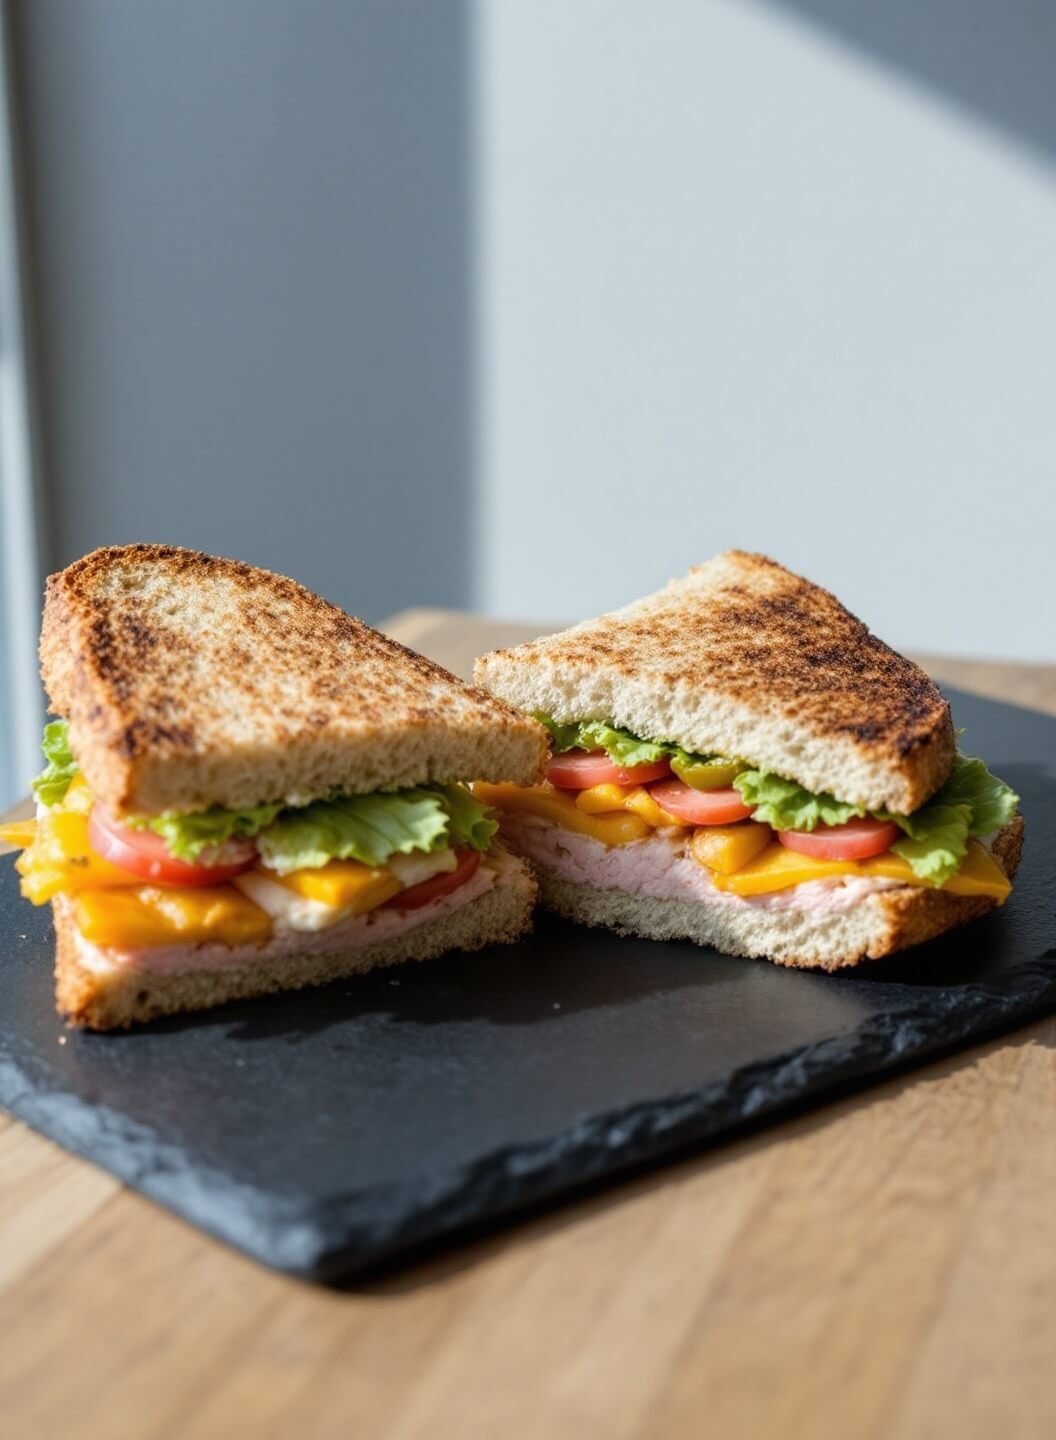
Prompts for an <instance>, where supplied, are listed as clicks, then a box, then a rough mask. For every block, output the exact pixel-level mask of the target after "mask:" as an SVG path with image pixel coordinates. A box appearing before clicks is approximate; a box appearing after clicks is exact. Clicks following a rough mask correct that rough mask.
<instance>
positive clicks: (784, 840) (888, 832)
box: [777, 816, 902, 860]
mask: <svg viewBox="0 0 1056 1440" xmlns="http://www.w3.org/2000/svg"><path fill="white" fill-rule="evenodd" d="M901 833H902V832H901V831H900V830H899V828H898V826H897V825H895V824H894V823H893V822H892V821H890V820H872V819H870V818H869V816H865V817H864V818H863V819H861V820H848V821H847V823H846V824H845V825H819V826H818V827H817V828H816V829H814V830H779V831H778V832H777V838H778V839H779V840H780V841H781V844H782V845H784V846H785V847H786V849H788V850H796V851H798V853H799V854H800V855H813V856H814V858H815V859H816V860H868V859H869V857H870V855H882V854H883V853H884V851H885V850H890V849H891V846H892V845H893V844H894V842H895V841H896V840H897V839H898V837H899V835H900V834H901Z"/></svg>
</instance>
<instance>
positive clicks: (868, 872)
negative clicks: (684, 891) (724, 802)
mask: <svg viewBox="0 0 1056 1440" xmlns="http://www.w3.org/2000/svg"><path fill="white" fill-rule="evenodd" d="M830 875H864V876H873V877H883V878H884V879H887V880H901V881H902V883H903V884H905V885H916V886H918V887H921V888H925V889H930V888H932V887H930V886H927V885H925V883H924V882H923V881H922V880H920V879H919V877H918V876H917V875H916V874H914V872H913V870H912V869H911V868H910V865H909V862H908V861H906V860H903V859H902V857H901V856H900V855H894V854H892V853H891V851H888V852H887V854H885V855H876V856H874V857H873V859H871V860H816V859H814V858H813V857H812V856H810V855H799V854H797V852H796V851H795V850H788V849H786V847H785V846H784V845H782V844H780V843H779V842H778V841H776V840H775V841H773V842H772V843H771V844H770V845H768V846H767V848H766V849H765V850H763V851H762V853H761V854H760V855H758V856H757V857H756V859H754V860H752V861H750V862H749V863H748V864H747V865H745V866H744V868H743V869H741V870H738V871H736V872H735V873H734V874H730V875H726V874H721V873H718V872H716V873H715V874H713V876H712V878H713V880H714V882H715V885H716V887H717V888H718V889H719V890H726V891H729V892H730V893H731V894H733V895H770V894H773V893H774V892H775V891H778V890H789V889H791V887H792V886H793V885H805V884H806V883H807V882H808V881H810V880H822V879H825V878H826V877H827V876H830ZM941 889H942V890H944V891H945V892H946V893H947V894H949V895H986V896H988V897H989V898H991V899H993V900H996V901H997V903H998V904H999V905H1000V904H1002V903H1003V902H1004V901H1005V899H1006V898H1007V897H1008V895H1009V893H1010V891H1011V889H1012V884H1011V881H1010V880H1009V879H1008V876H1007V875H1006V874H1005V872H1004V871H1003V870H1002V869H1001V867H1000V865H998V863H997V861H996V860H995V859H994V858H993V856H992V855H991V854H990V853H989V851H988V850H986V849H985V848H984V847H983V846H982V845H980V844H979V842H978V840H969V841H968V853H967V855H966V856H965V857H964V859H963V861H962V862H961V867H960V869H959V870H958V871H957V873H956V874H955V875H951V877H950V878H949V880H947V881H946V883H945V885H943V886H942V887H941Z"/></svg>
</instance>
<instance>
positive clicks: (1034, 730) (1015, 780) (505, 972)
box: [0, 694, 1056, 1281]
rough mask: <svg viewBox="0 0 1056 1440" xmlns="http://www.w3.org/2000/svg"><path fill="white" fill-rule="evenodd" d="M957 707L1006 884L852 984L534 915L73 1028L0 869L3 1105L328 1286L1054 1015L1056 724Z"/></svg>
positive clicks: (186, 1212)
mask: <svg viewBox="0 0 1056 1440" xmlns="http://www.w3.org/2000/svg"><path fill="white" fill-rule="evenodd" d="M952 698H953V702H954V713H955V718H956V721H957V723H958V724H960V725H963V726H966V727H967V729H968V735H967V737H966V741H965V744H966V747H967V749H968V750H969V751H970V752H971V753H976V754H983V755H985V756H986V757H987V759H988V760H989V761H990V763H991V765H992V767H993V768H994V769H995V771H996V772H997V773H998V774H1001V775H1002V776H1004V777H1005V778H1007V779H1008V780H1009V781H1010V782H1011V783H1012V784H1013V785H1015V787H1016V788H1017V790H1018V791H1019V792H1020V794H1021V796H1022V801H1023V805H1022V808H1023V812H1024V815H1025V817H1026V823H1027V848H1026V853H1025V858H1024V862H1023V866H1022V869H1021V871H1020V877H1019V880H1018V881H1017V886H1016V891H1015V893H1014V895H1013V898H1012V900H1011V901H1010V902H1009V903H1008V905H1007V906H1006V907H1005V908H1004V909H1003V910H1002V911H999V912H997V913H996V914H994V915H991V916H989V917H987V918H986V919H984V920H982V921H979V922H977V923H975V924H974V925H972V926H969V927H967V928H966V929H965V930H963V931H960V932H955V933H953V934H951V935H950V936H948V937H945V938H944V939H942V940H940V941H937V942H934V943H932V944H930V945H928V946H926V947H923V948H920V949H918V950H916V951H912V952H910V953H909V954H908V955H907V956H905V957H902V958H899V957H896V958H894V959H892V960H890V961H885V962H882V963H880V964H877V965H874V966H867V967H866V968H864V969H863V970H861V971H860V972H859V973H858V974H857V975H853V974H852V975H850V976H845V977H840V976H835V977H830V976H823V975H816V974H811V973H805V972H796V971H789V970H782V969H779V968H778V967H776V966H771V965H768V964H766V963H765V962H756V961H747V960H736V959H730V958H727V957H724V956H720V955H716V954H714V953H713V952H711V951H703V950H698V949H697V948H695V947H693V946H689V945H680V944H667V945H661V944H655V943H652V942H647V941H636V940H620V939H617V938H616V937H614V936H610V935H607V934H604V933H603V932H599V931H593V930H587V929H580V928H577V927H575V926H571V925H566V924H563V923H558V922H556V921H553V920H547V921H542V922H541V923H540V925H539V927H538V930H537V933H536V935H535V936H534V937H533V938H532V939H531V940H530V941H528V942H526V943H525V944H523V945H520V946H517V947H512V948H506V947H500V948H496V949H494V950H491V951H488V952H484V953H481V954H477V955H465V956H451V957H449V958H447V959H443V960H440V961H434V962H431V963H429V964H426V965H421V966H408V967H405V968H402V969H400V970H389V971H383V972H381V973H380V974H378V975H375V976H368V977H365V978H364V979H362V980H359V981H356V982H354V983H353V982H350V983H339V984H337V985H334V986H331V987H329V988H327V989H325V990H317V991H306V992H303V993H302V994H299V995H292V996H288V997H282V998H279V999H275V1000H264V1001H256V1002H250V1003H244V1004H238V1005H232V1006H229V1007H227V1008H225V1009H223V1010H219V1011H214V1012H210V1013H207V1014H205V1015H202V1016H197V1017H189V1018H188V1019H185V1020H173V1021H168V1022H165V1023H162V1024H159V1025H155V1026H151V1027H145V1028H143V1029H141V1030H139V1031H136V1032H133V1033H130V1034H125V1035H117V1036H97V1035H89V1034H83V1033H75V1032H69V1033H67V1032H64V1031H63V1027H62V1026H61V1024H60V1022H59V1020H58V1019H57V1017H56V1016H55V1014H54V1011H53V1008H52V1007H53V1002H52V987H51V963H52V951H51V946H52V936H51V926H50V912H49V911H47V910H44V911H39V910H34V909H33V908H32V907H30V906H29V905H27V904H25V903H24V902H23V901H21V900H20V898H19V896H18V891H17V886H16V883H15V881H16V876H15V874H14V872H13V869H12V866H11V864H10V862H9V860H8V859H7V858H6V857H5V858H0V954H2V963H0V1104H2V1105H4V1106H5V1107H6V1108H7V1109H8V1110H10V1111H11V1112H12V1113H14V1114H15V1115H17V1116H19V1117H20V1118H21V1119H23V1120H25V1121H26V1122H27V1123H28V1124H30V1125H32V1126H33V1127H34V1128H35V1129H37V1130H40V1131H41V1132H42V1133H44V1134H45V1135H48V1136H50V1137H51V1138H52V1139H54V1140H57V1141H58V1142H59V1143H60V1144H61V1145H64V1146H66V1147H67V1148H68V1149H70V1150H72V1151H74V1152H75V1153H77V1154H79V1155H83V1156H85V1157H86V1158H87V1159H89V1160H92V1161H93V1162H94V1163H95V1164H97V1165H101V1166H103V1167H104V1168H105V1169H107V1170H110V1171H112V1172H113V1173H114V1174H115V1175H117V1176H119V1177H120V1178H121V1179H122V1180H125V1181H127V1182H128V1183H129V1184H130V1185H132V1186H133V1187H134V1188H135V1189H137V1190H140V1191H142V1192H143V1194H145V1195H148V1196H150V1197H151V1198H152V1199H154V1200H156V1201H158V1202H159V1203H160V1204H162V1205H165V1206H167V1207H168V1208H169V1209H170V1210H172V1211H174V1212H175V1213H176V1214H178V1215H181V1216H183V1217H184V1218H185V1219H187V1220H190V1221H191V1222H192V1223H193V1224H196V1225H199V1226H201V1228H202V1229H204V1230H207V1231H208V1232H210V1233H211V1234H213V1235H215V1236H217V1237H218V1238H220V1239H221V1240H225V1241H227V1242H228V1243H229V1244H231V1245H234V1246H236V1247H238V1248H239V1249H241V1250H244V1251H246V1252H247V1253H248V1254H250V1255H252V1256H255V1257H256V1258H257V1259H259V1260H261V1261H263V1262H264V1263H265V1264H268V1265H271V1266H274V1267H276V1268H278V1269H281V1270H287V1271H290V1272H292V1273H295V1274H299V1275H303V1276H306V1277H310V1278H313V1279H317V1280H325V1281H336V1280H340V1279H347V1278H349V1277H352V1276H354V1275H356V1274H357V1273H362V1272H364V1271H367V1270H369V1269H372V1268H374V1267H376V1266H378V1265H380V1264H383V1263H391V1262H394V1261H397V1260H398V1259H400V1258H401V1257H405V1256H409V1255H413V1254H417V1253H419V1252H420V1251H421V1249H422V1247H423V1246H430V1245H433V1244H435V1243H437V1242H439V1241H441V1240H443V1239H446V1238H447V1237H451V1236H455V1235H458V1234H459V1233H462V1234H465V1233H468V1232H470V1231H472V1230H473V1229H474V1228H479V1227H481V1226H485V1225H492V1224H494V1223H496V1222H497V1221H499V1220H502V1219H505V1218H507V1217H511V1216H514V1215H516V1214H518V1213H523V1212H524V1211H526V1210H527V1209H529V1208H530V1207H532V1206H538V1205H540V1204H543V1203H549V1202H552V1201H554V1200H555V1199H558V1198H560V1197H562V1196H565V1195H568V1194H571V1193H572V1192H574V1191H575V1190H577V1189H580V1188H582V1187H584V1186H585V1185H588V1184H591V1183H596V1182H598V1181H601V1180H605V1179H608V1178H610V1177H612V1178H615V1177H616V1176H618V1175H620V1174H621V1173H626V1172H628V1171H629V1170H631V1169H632V1168H634V1167H639V1166H641V1165H643V1164H646V1163H654V1162H658V1161H660V1160H663V1159H664V1158H667V1157H671V1156H673V1155H675V1154H678V1153H684V1152H685V1151H686V1150H688V1149H689V1148H691V1147H693V1146H699V1145H701V1144H702V1143H703V1142H706V1141H711V1140H714V1139H716V1138H718V1137H720V1136H729V1135H732V1134H734V1133H735V1132H736V1131H737V1130H738V1129H739V1128H740V1129H743V1128H744V1127H745V1126H746V1125H748V1124H750V1123H757V1122H758V1121H759V1120H760V1119H761V1118H762V1117H768V1116H773V1115H777V1114H779V1113H780V1112H781V1111H782V1110H787V1109H788V1108H790V1107H791V1106H794V1105H795V1106H802V1105H803V1104H804V1103H820V1102H822V1101H824V1100H826V1099H829V1098H831V1097H832V1096H833V1095H835V1094H837V1093H839V1092H840V1091H841V1090H846V1089H847V1088H848V1087H849V1086H852V1085H861V1084H863V1083H867V1082H871V1081H875V1080H880V1079H882V1078H884V1077H885V1076H887V1075H889V1074H890V1073H891V1072H893V1071H895V1070H898V1069H901V1068H903V1067H905V1066H907V1065H910V1064H913V1063H916V1062H919V1061H920V1060H922V1059H924V1058H925V1057H927V1056H930V1055H933V1054H935V1053H936V1052H938V1051H942V1050H949V1049H952V1048H955V1047H957V1046H961V1045H966V1044H970V1043H972V1042H974V1041H977V1040H979V1039H981V1038H982V1037H984V1036H987V1035H991V1034H994V1033H996V1032H998V1031H1000V1030H1006V1029H1009V1028H1010V1027H1012V1026H1014V1025H1018V1024H1021V1023H1022V1022H1024V1021H1026V1020H1027V1019H1029V1018H1030V1017H1032V1016H1036V1015H1038V1014H1041V1013H1043V1012H1045V1011H1047V1010H1053V1009H1056V916H1054V883H1053V882H1054V878H1056V719H1051V718H1049V717H1047V716H1043V715H1039V714H1035V713H1033V712H1031V711H1027V710H1022V709H1018V708H1015V707H1012V706H1006V705H1001V704H997V703H994V702H990V701H985V700H979V699H975V698H973V697H970V696H962V695H958V694H954V695H953V697H952ZM60 1038H65V1043H64V1044H60V1043H59V1042H60Z"/></svg>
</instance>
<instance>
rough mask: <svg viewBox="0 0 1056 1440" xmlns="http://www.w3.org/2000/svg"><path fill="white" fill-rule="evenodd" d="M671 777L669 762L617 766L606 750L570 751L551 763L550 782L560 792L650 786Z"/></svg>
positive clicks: (659, 761)
mask: <svg viewBox="0 0 1056 1440" xmlns="http://www.w3.org/2000/svg"><path fill="white" fill-rule="evenodd" d="M670 774H671V766H670V765H669V764H668V762H667V761H666V760H655V761H653V762H652V763H651V764H649V765H617V764H616V762H615V761H614V760H610V759H609V757H608V755H606V753H605V751H604V750H590V751H587V750H566V751H565V753H564V754H563V755H555V756H554V758H553V759H552V760H551V761H550V766H549V769H548V770H547V772H546V778H547V779H548V780H549V781H550V784H551V785H556V786H557V787H558V789H560V790H589V789H591V787H592V786H594V785H648V784H649V782H650V781H651V780H662V779H663V778H664V776H665V775H670Z"/></svg>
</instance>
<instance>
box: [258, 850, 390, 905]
mask: <svg viewBox="0 0 1056 1440" xmlns="http://www.w3.org/2000/svg"><path fill="white" fill-rule="evenodd" d="M261 868H262V870H263V873H264V874H265V875H267V877H268V879H269V880H274V881H275V882H276V884H278V885H283V886H285V888H286V889H287V890H292V891H293V892H294V894H295V895H302V896H303V897H304V898H305V899H306V900H318V901H319V903H320V904H321V905H329V906H330V907H331V908H332V909H340V910H345V911H347V912H348V914H349V915H365V914H366V913H367V911H368V910H376V909H377V907H378V906H379V905H384V903H385V901H386V900H391V899H392V897H393V896H394V895H398V894H399V893H400V891H401V890H402V889H403V886H402V885H401V884H400V882H399V880H398V879H397V878H396V876H395V875H394V874H393V873H392V871H391V870H387V869H385V868H383V867H382V868H372V867H371V866H369V865H361V864H360V863H359V862H358V861H357V860H331V861H330V863H329V864H328V865H321V866H319V868H318V869H314V870H294V871H293V872H292V873H291V874H289V875H276V874H275V872H274V871H273V870H264V869H263V867H261Z"/></svg>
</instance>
